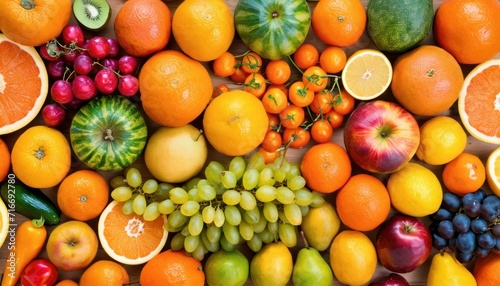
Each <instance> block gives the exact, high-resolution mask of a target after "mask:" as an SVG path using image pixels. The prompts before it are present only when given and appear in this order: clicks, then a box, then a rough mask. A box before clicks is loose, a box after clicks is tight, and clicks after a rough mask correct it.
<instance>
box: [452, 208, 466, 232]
mask: <svg viewBox="0 0 500 286" xmlns="http://www.w3.org/2000/svg"><path fill="white" fill-rule="evenodd" d="M452 223H453V227H455V230H456V231H457V232H459V233H464V232H467V231H469V229H470V217H469V216H467V215H466V214H464V213H459V214H456V215H455V217H454V218H453V220H452Z"/></svg>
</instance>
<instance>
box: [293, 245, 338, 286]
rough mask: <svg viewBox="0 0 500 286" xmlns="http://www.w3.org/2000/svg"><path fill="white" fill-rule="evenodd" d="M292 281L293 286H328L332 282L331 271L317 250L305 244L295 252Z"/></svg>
mask: <svg viewBox="0 0 500 286" xmlns="http://www.w3.org/2000/svg"><path fill="white" fill-rule="evenodd" d="M292 281H293V285H294V286H309V285H315V286H329V285H332V283H333V272H332V269H331V268H330V265H328V263H327V262H326V261H325V259H323V257H322V256H321V254H320V253H319V251H318V250H316V249H315V248H313V247H310V246H306V247H304V248H302V249H301V250H300V251H299V253H298V254H297V260H296V261H295V265H294V267H293V273H292Z"/></svg>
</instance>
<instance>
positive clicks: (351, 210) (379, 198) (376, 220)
mask: <svg viewBox="0 0 500 286" xmlns="http://www.w3.org/2000/svg"><path fill="white" fill-rule="evenodd" d="M336 207H337V213H338V215H339V217H340V220H341V221H342V223H343V224H345V225H346V226H347V227H349V228H351V229H354V230H359V231H371V230H374V229H375V228H377V227H378V226H379V225H380V224H381V223H382V222H383V221H384V220H385V219H386V218H387V216H388V215H389V212H390V210H391V198H390V196H389V192H388V191H387V188H386V187H385V185H384V184H383V183H382V182H381V181H380V180H379V179H377V178H376V177H374V176H372V175H368V174H358V175H354V176H352V177H351V178H349V180H348V181H347V183H346V184H345V185H344V186H343V187H342V188H341V189H340V190H339V191H338V192H337V197H336Z"/></svg>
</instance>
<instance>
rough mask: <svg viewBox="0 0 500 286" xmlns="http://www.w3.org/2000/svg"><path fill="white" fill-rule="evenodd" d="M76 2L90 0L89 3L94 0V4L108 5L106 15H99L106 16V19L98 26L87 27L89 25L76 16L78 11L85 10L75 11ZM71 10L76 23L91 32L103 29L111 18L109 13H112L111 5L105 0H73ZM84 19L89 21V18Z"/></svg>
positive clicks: (87, 0)
mask: <svg viewBox="0 0 500 286" xmlns="http://www.w3.org/2000/svg"><path fill="white" fill-rule="evenodd" d="M77 2H91V3H92V2H95V3H96V4H99V5H107V6H108V7H109V9H108V13H107V15H101V17H106V21H105V22H104V23H103V24H102V25H101V26H100V27H98V28H92V27H89V25H87V23H85V22H84V21H82V20H80V19H79V17H78V13H85V12H84V11H77V9H76V8H78V7H76V6H77ZM75 7H76V8H75ZM72 10H73V16H74V17H75V19H76V21H77V22H78V24H80V26H81V27H82V28H84V29H86V30H88V31H91V32H100V31H102V30H104V29H105V28H106V27H107V26H108V23H109V20H110V19H111V14H112V11H111V6H110V5H109V3H108V1H107V0H75V1H74V2H73V9H72ZM86 21H91V20H90V19H86Z"/></svg>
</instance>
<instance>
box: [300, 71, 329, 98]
mask: <svg viewBox="0 0 500 286" xmlns="http://www.w3.org/2000/svg"><path fill="white" fill-rule="evenodd" d="M302 82H304V84H305V86H306V87H307V88H308V89H310V90H312V91H314V92H318V91H321V90H323V89H325V88H326V85H327V84H328V76H327V74H326V72H325V71H324V70H323V69H322V68H320V67H319V66H312V67H310V68H308V69H306V70H305V71H304V73H303V74H302Z"/></svg>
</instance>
